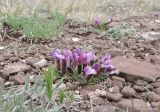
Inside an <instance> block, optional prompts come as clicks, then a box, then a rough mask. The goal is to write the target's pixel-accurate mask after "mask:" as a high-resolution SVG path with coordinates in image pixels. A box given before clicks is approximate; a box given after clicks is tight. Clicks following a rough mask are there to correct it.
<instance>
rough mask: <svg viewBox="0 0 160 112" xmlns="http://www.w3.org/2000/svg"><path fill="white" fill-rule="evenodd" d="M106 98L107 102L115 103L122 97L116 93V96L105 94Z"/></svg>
mask: <svg viewBox="0 0 160 112" xmlns="http://www.w3.org/2000/svg"><path fill="white" fill-rule="evenodd" d="M106 96H107V98H108V99H109V100H111V101H115V102H117V101H119V100H120V99H121V98H122V97H123V95H122V94H120V93H117V94H112V93H107V94H106Z"/></svg>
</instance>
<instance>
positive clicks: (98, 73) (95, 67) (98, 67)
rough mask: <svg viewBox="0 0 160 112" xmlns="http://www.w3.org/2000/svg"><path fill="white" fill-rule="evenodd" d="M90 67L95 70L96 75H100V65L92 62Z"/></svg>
mask: <svg viewBox="0 0 160 112" xmlns="http://www.w3.org/2000/svg"><path fill="white" fill-rule="evenodd" d="M92 68H93V69H95V70H96V72H97V75H100V73H101V65H100V64H94V65H93V67H92Z"/></svg>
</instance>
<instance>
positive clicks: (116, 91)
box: [108, 86, 120, 93]
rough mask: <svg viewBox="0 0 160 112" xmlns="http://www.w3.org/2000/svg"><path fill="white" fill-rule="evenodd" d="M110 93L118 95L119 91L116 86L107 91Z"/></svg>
mask: <svg viewBox="0 0 160 112" xmlns="http://www.w3.org/2000/svg"><path fill="white" fill-rule="evenodd" d="M108 91H109V92H110V93H120V89H119V87H118V86H114V87H111V88H109V89H108Z"/></svg>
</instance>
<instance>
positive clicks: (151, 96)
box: [144, 91, 160, 102]
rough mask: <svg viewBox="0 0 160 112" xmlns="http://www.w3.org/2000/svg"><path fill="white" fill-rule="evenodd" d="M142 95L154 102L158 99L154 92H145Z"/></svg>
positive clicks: (159, 98) (159, 97)
mask: <svg viewBox="0 0 160 112" xmlns="http://www.w3.org/2000/svg"><path fill="white" fill-rule="evenodd" d="M144 97H145V98H146V99H147V100H148V101H149V102H156V101H159V100H160V96H159V95H158V94H156V93H155V92H151V91H149V92H147V93H145V94H144Z"/></svg>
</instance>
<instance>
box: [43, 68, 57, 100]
mask: <svg viewBox="0 0 160 112" xmlns="http://www.w3.org/2000/svg"><path fill="white" fill-rule="evenodd" d="M56 75H57V71H56V69H54V68H53V67H51V66H49V67H48V70H47V71H46V72H45V74H44V80H45V82H46V90H47V96H48V99H49V100H51V99H52V94H53V89H52V86H53V79H54V78H55V77H56Z"/></svg>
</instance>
